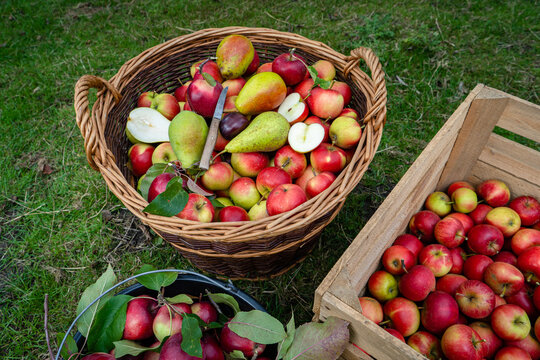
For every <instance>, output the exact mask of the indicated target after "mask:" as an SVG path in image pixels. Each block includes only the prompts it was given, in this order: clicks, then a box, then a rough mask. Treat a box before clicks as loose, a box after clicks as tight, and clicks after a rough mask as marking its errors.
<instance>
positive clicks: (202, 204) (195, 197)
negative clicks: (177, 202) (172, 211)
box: [176, 193, 214, 222]
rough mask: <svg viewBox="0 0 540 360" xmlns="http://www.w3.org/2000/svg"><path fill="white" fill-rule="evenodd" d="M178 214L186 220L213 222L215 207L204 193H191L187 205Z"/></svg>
mask: <svg viewBox="0 0 540 360" xmlns="http://www.w3.org/2000/svg"><path fill="white" fill-rule="evenodd" d="M176 216H178V217H179V218H181V219H185V220H193V221H199V222H211V221H212V219H213V218H214V207H213V206H212V203H211V202H210V200H208V199H207V198H206V197H204V196H203V195H200V194H195V193H191V194H189V195H188V202H187V204H186V206H185V207H184V209H182V211H180V213H178V215H176Z"/></svg>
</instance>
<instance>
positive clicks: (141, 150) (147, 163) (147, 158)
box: [128, 143, 155, 177]
mask: <svg viewBox="0 0 540 360" xmlns="http://www.w3.org/2000/svg"><path fill="white" fill-rule="evenodd" d="M154 150H155V148H154V147H153V146H152V145H148V144H144V143H138V144H135V145H133V146H132V147H130V148H129V151H128V158H129V166H130V167H131V171H133V175H135V176H137V177H138V176H142V175H144V174H146V172H147V171H148V169H150V167H151V166H152V154H153V153H154Z"/></svg>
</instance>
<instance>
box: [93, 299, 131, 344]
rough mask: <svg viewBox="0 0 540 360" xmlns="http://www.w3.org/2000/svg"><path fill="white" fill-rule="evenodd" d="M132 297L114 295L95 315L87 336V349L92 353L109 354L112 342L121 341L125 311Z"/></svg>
mask: <svg viewBox="0 0 540 360" xmlns="http://www.w3.org/2000/svg"><path fill="white" fill-rule="evenodd" d="M131 299H133V296H129V295H116V296H113V297H111V298H110V299H109V300H107V303H105V305H103V307H102V308H101V309H100V310H99V312H98V313H97V314H96V320H95V321H94V324H93V325H92V328H91V329H90V334H89V335H88V349H89V350H90V351H92V352H100V351H102V352H109V351H111V349H112V348H113V347H114V344H113V343H114V342H115V341H118V340H120V339H122V334H123V333H124V326H125V324H126V310H127V305H128V302H129V300H131Z"/></svg>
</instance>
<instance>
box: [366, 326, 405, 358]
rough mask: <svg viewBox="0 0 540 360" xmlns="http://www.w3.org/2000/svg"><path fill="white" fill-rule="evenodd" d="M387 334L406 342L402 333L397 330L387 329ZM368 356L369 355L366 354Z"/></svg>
mask: <svg viewBox="0 0 540 360" xmlns="http://www.w3.org/2000/svg"><path fill="white" fill-rule="evenodd" d="M384 330H385V331H386V332H387V333H389V334H390V335H392V336H393V337H395V338H398V339H399V340H401V341H403V342H405V338H404V337H403V335H401V333H400V332H399V331H397V330H396V329H392V328H385V329H384ZM366 354H367V353H366Z"/></svg>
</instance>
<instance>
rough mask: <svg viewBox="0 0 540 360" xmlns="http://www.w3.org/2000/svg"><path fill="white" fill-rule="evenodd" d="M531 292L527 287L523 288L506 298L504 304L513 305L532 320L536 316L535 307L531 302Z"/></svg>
mask: <svg viewBox="0 0 540 360" xmlns="http://www.w3.org/2000/svg"><path fill="white" fill-rule="evenodd" d="M532 295H533V291H532V290H531V289H530V288H529V286H528V285H525V286H523V287H522V288H521V289H520V290H519V291H518V292H517V293H515V294H513V295H510V296H507V297H506V302H507V303H508V304H514V305H517V306H519V307H520V308H522V309H523V310H525V312H526V313H527V315H528V316H529V318H531V319H534V318H535V317H536V315H537V311H536V307H535V306H534V302H533V298H532Z"/></svg>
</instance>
